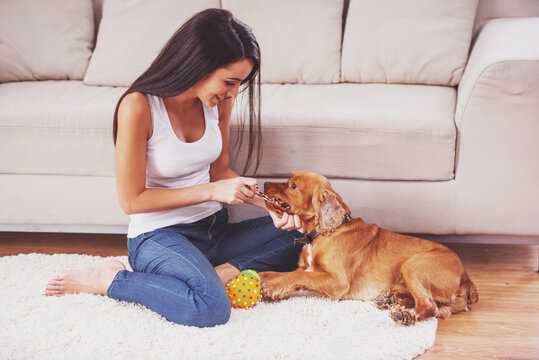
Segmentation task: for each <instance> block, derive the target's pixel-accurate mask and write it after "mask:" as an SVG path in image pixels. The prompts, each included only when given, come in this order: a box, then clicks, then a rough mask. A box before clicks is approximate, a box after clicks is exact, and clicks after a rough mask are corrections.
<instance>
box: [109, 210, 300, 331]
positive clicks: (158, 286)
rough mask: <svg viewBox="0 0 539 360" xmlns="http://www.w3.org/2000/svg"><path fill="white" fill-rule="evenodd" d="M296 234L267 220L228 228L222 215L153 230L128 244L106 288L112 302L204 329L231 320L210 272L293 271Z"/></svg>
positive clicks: (296, 254)
mask: <svg viewBox="0 0 539 360" xmlns="http://www.w3.org/2000/svg"><path fill="white" fill-rule="evenodd" d="M300 236H301V234H300V233H299V232H297V231H291V232H288V231H284V230H280V229H277V228H275V226H274V225H273V221H272V220H271V218H270V217H269V216H268V217H263V218H258V219H251V220H245V221H243V222H240V223H229V222H228V212H227V209H222V210H220V211H218V212H216V213H215V214H213V215H210V216H208V217H206V218H204V219H202V220H199V221H197V222H195V223H191V224H179V225H174V226H168V227H165V228H161V229H157V230H154V231H151V232H148V233H144V234H141V235H139V236H137V237H135V238H130V239H128V240H127V249H128V255H129V264H130V265H131V267H132V268H133V270H134V271H127V270H125V271H120V272H118V274H117V275H116V277H115V278H114V280H113V281H112V283H111V285H110V287H109V288H108V291H107V295H108V296H109V297H111V298H114V299H118V300H124V301H129V302H135V303H139V304H142V305H144V306H146V307H148V308H150V309H152V310H153V311H155V312H157V313H158V314H160V315H162V316H163V317H165V318H166V319H168V320H170V321H173V322H175V323H178V324H182V325H191V326H198V327H208V326H215V325H220V324H224V323H226V322H227V321H228V319H229V318H230V302H229V300H228V296H227V294H226V291H225V288H224V286H223V284H222V282H221V280H220V279H219V276H218V275H217V272H216V271H215V269H214V267H215V266H218V265H221V264H224V263H227V262H228V263H230V264H232V265H233V266H235V267H237V268H238V269H240V271H242V270H245V269H253V270H255V271H270V270H271V271H293V270H295V269H296V268H297V263H298V258H299V254H300V252H301V244H296V243H295V242H294V238H296V237H300Z"/></svg>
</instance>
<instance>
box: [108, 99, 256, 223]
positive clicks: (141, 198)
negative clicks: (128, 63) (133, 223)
mask: <svg viewBox="0 0 539 360" xmlns="http://www.w3.org/2000/svg"><path fill="white" fill-rule="evenodd" d="M151 135H152V120H151V112H150V105H149V104H148V101H147V99H146V97H145V96H144V94H141V93H138V92H135V93H131V94H129V95H127V96H126V97H125V98H124V99H123V100H122V103H121V104H120V107H119V109H118V135H117V138H116V149H115V173H116V186H117V191H118V198H119V201H120V206H121V208H122V210H123V211H124V212H125V213H127V214H136V213H142V212H153V211H161V210H168V209H174V208H178V207H183V206H188V205H194V204H199V203H202V202H205V201H222V202H227V203H230V204H241V203H243V201H245V200H246V199H247V197H248V196H251V194H250V193H249V190H248V189H247V188H245V186H244V184H243V183H244V182H246V180H245V178H236V179H232V180H229V181H226V182H220V183H208V184H201V185H196V186H192V187H188V188H183V189H153V188H146V144H147V141H148V139H149V138H150V137H151ZM253 181H254V179H253Z"/></svg>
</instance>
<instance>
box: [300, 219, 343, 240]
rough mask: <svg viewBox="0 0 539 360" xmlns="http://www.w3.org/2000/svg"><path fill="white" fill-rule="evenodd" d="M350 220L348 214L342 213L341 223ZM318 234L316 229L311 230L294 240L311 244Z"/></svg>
mask: <svg viewBox="0 0 539 360" xmlns="http://www.w3.org/2000/svg"><path fill="white" fill-rule="evenodd" d="M350 221H352V217H351V216H350V214H346V215H344V220H343V222H342V224H341V225H343V224H346V223H349V222H350ZM319 235H320V234H319V233H318V231H316V230H313V231H311V232H310V233H308V234H305V236H303V237H301V238H296V239H294V242H296V243H300V244H312V242H313V241H314V239H316V238H317V237H318V236H319Z"/></svg>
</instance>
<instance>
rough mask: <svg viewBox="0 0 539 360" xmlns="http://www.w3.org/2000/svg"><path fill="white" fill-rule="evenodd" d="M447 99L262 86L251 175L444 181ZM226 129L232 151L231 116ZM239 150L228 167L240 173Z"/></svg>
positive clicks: (346, 87)
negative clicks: (257, 151) (257, 157)
mask: <svg viewBox="0 0 539 360" xmlns="http://www.w3.org/2000/svg"><path fill="white" fill-rule="evenodd" d="M455 101H456V91H455V89H454V88H452V87H443V86H425V85H388V84H328V85H303V84H295V85H290V84H288V85H277V84H264V85H262V126H263V131H262V138H263V148H262V151H263V158H262V162H261V165H260V167H259V170H258V173H257V174H258V175H259V176H269V177H271V176H283V177H286V176H288V175H289V174H290V173H291V172H293V171H296V170H311V171H315V172H318V173H322V174H325V175H326V176H328V177H332V178H352V179H372V180H448V179H452V178H453V177H454V176H453V170H454V161H455V141H456V130H455V124H454V112H455ZM238 103H241V102H240V101H238ZM238 109H239V107H236V110H238ZM232 128H233V130H236V131H233V132H232V134H231V138H232V139H231V144H233V145H234V143H235V140H234V136H236V137H237V136H238V135H235V134H237V133H238V129H239V126H238V119H237V113H235V114H234V116H233V118H232ZM243 136H245V134H244V135H243ZM242 144H243V145H242V146H241V149H240V152H239V156H238V158H237V159H236V160H235V161H234V162H233V168H234V169H235V170H236V171H239V172H240V173H241V171H242V169H243V164H244V162H245V158H246V153H247V151H246V146H244V145H245V144H246V140H244V141H243V142H242ZM234 147H235V148H237V144H236V145H234ZM233 154H234V152H233ZM232 159H234V156H233V157H232ZM252 169H253V168H252V167H251V168H250V171H248V172H247V174H252Z"/></svg>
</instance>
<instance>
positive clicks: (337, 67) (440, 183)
mask: <svg viewBox="0 0 539 360" xmlns="http://www.w3.org/2000/svg"><path fill="white" fill-rule="evenodd" d="M208 7H223V8H227V9H229V10H231V11H232V12H233V13H234V14H235V15H236V16H237V17H238V18H239V19H241V20H242V21H244V22H246V23H247V24H249V25H250V26H252V27H253V31H254V33H255V35H256V36H257V38H258V40H259V43H260V45H261V48H262V69H261V76H262V82H263V84H262V116H263V118H262V123H263V134H264V147H263V154H264V157H263V159H262V165H261V167H260V169H259V172H258V175H257V177H258V178H260V180H261V181H263V180H264V179H268V178H285V177H287V176H288V175H289V174H290V173H291V172H292V171H295V170H302V169H305V170H312V171H316V172H319V173H322V174H325V175H326V176H328V177H329V178H330V179H332V182H333V185H334V187H335V189H336V190H337V191H338V192H339V193H340V194H341V195H342V196H343V198H344V199H345V201H346V202H347V204H348V205H349V206H350V208H351V209H352V215H353V216H354V217H362V218H363V219H365V220H366V221H368V222H375V223H378V224H380V225H381V226H383V227H385V228H388V229H391V230H393V231H397V232H405V233H418V234H427V235H429V234H430V235H455V234H457V235H470V234H474V235H481V236H484V235H489V236H490V235H492V236H494V237H495V236H496V235H498V236H499V235H504V236H503V239H504V240H503V241H518V240H519V239H520V240H522V239H524V240H526V241H527V240H530V241H536V240H537V239H538V237H537V235H539V220H538V219H539V161H538V158H539V139H538V137H539V42H538V39H539V18H537V16H539V2H538V1H535V0H518V1H514V0H482V1H480V2H479V3H477V2H476V1H473V0H454V1H442V0H439V1H438V0H435V1H433V0H406V1H367V0H346V1H343V0H314V1H313V0H275V1H267V0H222V1H219V0H197V1H195V0H193V1H175V0H160V1H144V0H132V1H123V0H105V1H104V3H103V1H102V0H94V1H93V2H92V1H91V0H77V1H74V0H70V1H67V0H49V1H47V2H40V1H37V0H36V1H32V0H7V1H2V2H0V82H1V84H0V199H1V200H0V201H1V204H2V206H1V207H0V231H67V232H105V233H122V232H125V231H126V226H127V223H128V217H127V216H126V215H125V214H123V213H122V211H121V209H120V207H119V205H118V203H117V197H116V190H115V183H114V177H113V176H114V172H113V167H114V166H113V165H114V164H113V152H114V148H113V144H112V135H111V124H112V114H113V110H114V107H115V105H116V101H117V99H118V98H119V96H120V95H121V94H122V93H123V92H124V91H125V89H126V86H128V85H129V84H130V83H131V82H132V81H133V80H134V79H135V78H136V77H137V75H138V74H140V73H141V72H142V71H143V70H144V69H145V67H146V66H148V65H149V63H150V61H151V60H152V58H153V57H154V56H155V54H156V53H157V51H158V50H159V48H160V47H161V46H162V44H163V43H164V41H165V40H166V39H167V38H168V37H169V36H170V35H171V34H172V32H173V31H174V30H175V29H176V28H177V27H178V26H179V25H180V24H181V23H182V22H183V21H184V20H185V19H187V18H188V17H189V16H191V15H192V14H193V13H195V12H196V11H198V10H201V9H204V8H208ZM534 16H535V18H534ZM237 103H238V106H237V107H238V108H241V99H238V101H237ZM235 119H236V117H234V119H233V121H234V124H236V120H235ZM237 129H238V127H237V126H234V129H233V130H234V135H233V136H234V137H236V138H237V137H238V136H242V134H239V132H237V131H236V130H237ZM244 158H245V150H244V149H239V156H238V159H236V160H235V162H234V167H235V168H236V169H240V167H241V166H240V165H241V164H242V160H243V159H244ZM231 213H232V219H233V220H239V219H242V218H246V217H252V216H257V215H260V214H262V212H261V210H260V211H259V209H253V208H252V207H250V206H247V205H245V206H240V207H237V206H235V207H232V208H231ZM461 239H463V237H461ZM464 239H466V238H465V237H464ZM515 239H516V240H515Z"/></svg>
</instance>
